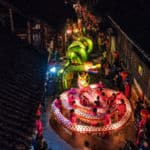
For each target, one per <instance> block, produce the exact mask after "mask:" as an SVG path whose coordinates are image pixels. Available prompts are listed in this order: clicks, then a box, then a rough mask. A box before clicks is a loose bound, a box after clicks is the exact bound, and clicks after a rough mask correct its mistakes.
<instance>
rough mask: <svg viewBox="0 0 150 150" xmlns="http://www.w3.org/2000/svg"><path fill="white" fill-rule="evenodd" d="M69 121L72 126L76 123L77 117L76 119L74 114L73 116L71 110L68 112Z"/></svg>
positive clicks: (72, 110)
mask: <svg viewBox="0 0 150 150" xmlns="http://www.w3.org/2000/svg"><path fill="white" fill-rule="evenodd" d="M69 119H70V121H71V123H72V124H73V125H76V123H77V117H76V114H75V112H74V109H71V110H70V116H69Z"/></svg>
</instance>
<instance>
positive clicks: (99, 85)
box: [97, 81, 104, 91]
mask: <svg viewBox="0 0 150 150" xmlns="http://www.w3.org/2000/svg"><path fill="white" fill-rule="evenodd" d="M97 87H98V88H99V89H100V91H102V89H103V88H104V84H103V82H102V81H99V83H98V86H97Z"/></svg>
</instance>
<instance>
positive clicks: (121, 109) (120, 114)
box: [117, 99, 126, 120]
mask: <svg viewBox="0 0 150 150" xmlns="http://www.w3.org/2000/svg"><path fill="white" fill-rule="evenodd" d="M117 109H118V120H120V119H121V118H122V117H123V116H124V114H125V112H126V105H125V103H124V100H123V99H121V103H120V104H119V105H118V108H117Z"/></svg>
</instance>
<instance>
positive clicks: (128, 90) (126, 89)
mask: <svg viewBox="0 0 150 150" xmlns="http://www.w3.org/2000/svg"><path fill="white" fill-rule="evenodd" d="M130 93H131V87H130V84H129V83H128V82H125V84H124V94H125V96H126V97H127V98H130Z"/></svg>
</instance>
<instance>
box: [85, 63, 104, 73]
mask: <svg viewBox="0 0 150 150" xmlns="http://www.w3.org/2000/svg"><path fill="white" fill-rule="evenodd" d="M100 67H101V64H96V65H94V64H93V63H92V62H85V63H84V70H85V71H86V72H88V73H91V74H96V73H98V72H99V69H100Z"/></svg>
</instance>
